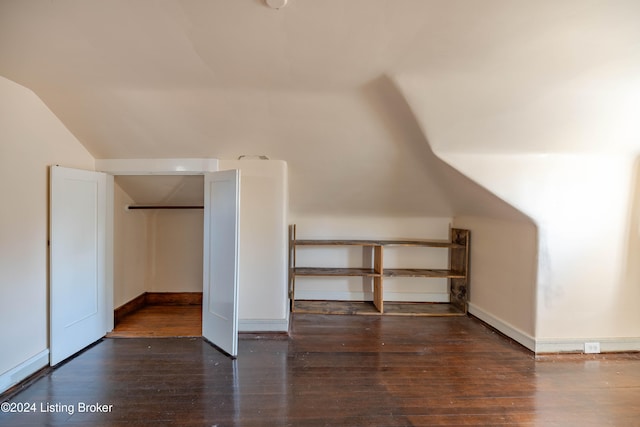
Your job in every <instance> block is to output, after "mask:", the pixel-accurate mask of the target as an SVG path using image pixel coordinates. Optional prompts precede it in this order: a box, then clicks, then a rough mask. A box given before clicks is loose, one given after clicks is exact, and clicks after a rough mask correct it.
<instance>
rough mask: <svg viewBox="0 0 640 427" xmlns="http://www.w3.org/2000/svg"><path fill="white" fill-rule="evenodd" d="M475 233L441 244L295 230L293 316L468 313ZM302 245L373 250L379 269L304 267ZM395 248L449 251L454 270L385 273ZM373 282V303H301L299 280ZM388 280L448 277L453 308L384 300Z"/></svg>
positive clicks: (457, 232)
mask: <svg viewBox="0 0 640 427" xmlns="http://www.w3.org/2000/svg"><path fill="white" fill-rule="evenodd" d="M469 243H470V232H469V230H464V229H460V228H452V229H451V231H450V239H449V241H440V240H308V239H307V240H298V239H296V226H295V224H294V225H291V226H290V227H289V297H290V299H291V311H294V312H305V313H322V314H370V315H372V314H390V315H399V316H402V315H403V316H456V315H465V314H466V313H467V296H468V290H469V283H468V278H469ZM301 246H318V247H320V246H333V247H339V246H358V247H362V248H372V249H373V268H327V267H299V266H298V265H297V262H296V253H297V249H298V247H301ZM393 246H405V247H423V248H424V247H431V248H442V249H446V250H448V251H449V268H448V269H430V268H424V269H421V268H384V248H385V247H393ZM310 276H315V277H349V276H356V277H363V278H364V277H370V278H373V301H362V302H358V301H296V297H295V285H296V278H297V277H310ZM385 277H389V278H391V277H416V278H446V279H448V280H449V296H450V302H449V303H408V302H406V303H405V302H385V301H384V296H383V295H384V290H383V286H384V278H385Z"/></svg>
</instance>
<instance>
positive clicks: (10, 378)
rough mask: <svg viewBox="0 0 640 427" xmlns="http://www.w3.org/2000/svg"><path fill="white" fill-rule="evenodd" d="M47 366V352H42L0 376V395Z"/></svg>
mask: <svg viewBox="0 0 640 427" xmlns="http://www.w3.org/2000/svg"><path fill="white" fill-rule="evenodd" d="M48 365H49V350H48V349H47V350H42V351H41V352H40V353H38V354H36V355H35V356H33V357H32V358H30V359H28V360H26V361H24V362H22V363H21V364H19V365H18V366H16V367H15V368H13V369H10V370H8V371H7V372H5V373H4V374H2V375H0V393H3V392H5V391H7V390H8V389H9V388H11V387H13V386H14V385H16V384H18V383H19V382H20V381H24V380H25V379H27V378H29V377H30V376H31V375H33V374H35V373H36V372H38V371H39V370H40V369H42V368H44V367H46V366H48Z"/></svg>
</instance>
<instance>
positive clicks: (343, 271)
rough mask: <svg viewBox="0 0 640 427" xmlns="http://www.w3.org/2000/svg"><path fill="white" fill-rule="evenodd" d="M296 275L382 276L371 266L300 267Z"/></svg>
mask: <svg viewBox="0 0 640 427" xmlns="http://www.w3.org/2000/svg"><path fill="white" fill-rule="evenodd" d="M296 276H365V277H366V276H369V277H376V276H380V273H378V272H376V271H375V270H373V269H371V268H330V267H327V268H323V267H298V268H296Z"/></svg>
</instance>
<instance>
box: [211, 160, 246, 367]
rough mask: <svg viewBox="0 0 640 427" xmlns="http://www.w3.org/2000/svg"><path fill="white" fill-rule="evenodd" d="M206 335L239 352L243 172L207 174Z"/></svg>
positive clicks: (227, 349)
mask: <svg viewBox="0 0 640 427" xmlns="http://www.w3.org/2000/svg"><path fill="white" fill-rule="evenodd" d="M204 192H205V195H204V265H203V278H204V283H203V295H202V336H203V337H204V338H205V339H207V340H209V341H210V342H211V343H212V344H213V345H215V346H216V347H218V348H220V349H221V350H222V351H224V352H226V353H228V354H229V355H230V356H232V357H236V356H237V354H238V274H239V259H238V258H239V257H238V255H239V242H240V239H239V235H240V171H239V170H228V171H222V172H213V173H208V174H205V176H204Z"/></svg>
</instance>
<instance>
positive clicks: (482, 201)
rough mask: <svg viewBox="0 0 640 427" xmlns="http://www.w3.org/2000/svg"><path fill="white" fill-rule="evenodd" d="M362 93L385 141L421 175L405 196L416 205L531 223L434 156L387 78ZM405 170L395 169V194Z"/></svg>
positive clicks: (424, 132) (452, 213)
mask: <svg viewBox="0 0 640 427" xmlns="http://www.w3.org/2000/svg"><path fill="white" fill-rule="evenodd" d="M362 93H363V96H364V97H365V99H367V100H368V104H369V105H370V106H371V108H372V110H373V111H374V113H375V115H376V116H377V117H378V119H379V120H380V122H381V123H383V124H384V126H385V128H386V129H387V130H388V132H389V138H390V139H392V140H393V141H394V142H396V143H397V144H398V145H399V147H398V151H399V152H404V153H407V154H408V155H407V156H404V157H402V161H410V162H414V163H418V165H417V166H419V167H418V168H415V169H420V170H422V171H424V172H425V175H424V176H422V177H421V178H422V179H423V181H422V182H420V183H419V185H418V186H417V188H419V189H420V191H419V192H417V193H415V194H411V195H408V196H410V197H413V198H415V199H416V203H421V202H424V199H425V198H427V199H428V200H427V202H429V203H431V204H433V205H438V206H442V208H441V211H442V212H439V214H441V215H446V216H478V217H488V218H499V219H506V220H512V221H525V222H528V223H531V224H534V222H533V221H532V220H531V218H529V217H528V216H527V215H525V214H524V213H522V212H521V211H519V210H518V209H516V208H515V207H513V206H512V205H510V204H508V203H507V202H505V201H504V200H502V199H501V198H499V197H498V196H496V195H495V194H493V193H492V192H490V191H489V190H487V189H486V188H484V187H482V186H481V185H479V184H478V183H476V182H475V181H473V180H471V179H469V178H468V177H467V176H465V175H463V174H462V173H460V172H459V171H458V170H457V169H455V168H453V167H452V166H450V165H449V164H448V163H446V162H444V161H443V160H441V159H440V158H439V157H438V156H436V154H435V153H434V152H433V151H432V149H431V146H430V144H429V141H428V137H427V134H428V131H427V130H424V129H422V128H421V127H420V125H419V123H418V121H417V120H416V117H415V115H414V113H413V111H412V109H411V107H410V106H409V104H408V103H407V101H406V99H405V97H404V96H403V94H402V92H401V91H400V90H399V89H398V87H397V86H396V85H395V83H394V82H393V80H391V79H390V78H389V77H388V76H386V75H385V76H382V77H379V78H377V79H375V80H373V81H371V82H369V83H368V84H367V85H365V86H364V87H363V88H362ZM408 170H414V168H409V167H403V165H398V167H397V168H396V171H397V173H396V176H395V179H396V181H397V183H398V184H397V185H396V186H395V187H396V188H397V189H398V191H403V189H404V188H405V187H406V186H404V185H403V184H402V183H404V182H407V178H412V177H406V176H404V175H403V174H406V173H408V172H406V171H408ZM413 178H415V177H413ZM409 188H415V187H409Z"/></svg>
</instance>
